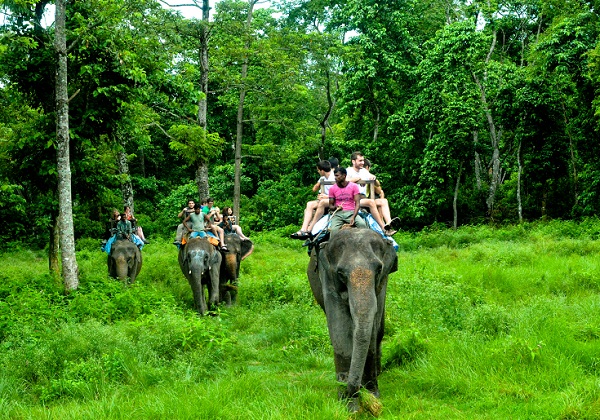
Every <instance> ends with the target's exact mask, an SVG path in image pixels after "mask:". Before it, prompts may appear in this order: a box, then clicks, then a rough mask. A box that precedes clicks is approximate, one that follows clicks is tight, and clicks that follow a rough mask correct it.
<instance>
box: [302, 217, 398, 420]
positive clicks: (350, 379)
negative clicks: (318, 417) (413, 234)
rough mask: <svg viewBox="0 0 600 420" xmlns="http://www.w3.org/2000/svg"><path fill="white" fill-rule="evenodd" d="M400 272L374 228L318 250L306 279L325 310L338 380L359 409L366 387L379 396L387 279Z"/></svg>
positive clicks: (341, 236)
mask: <svg viewBox="0 0 600 420" xmlns="http://www.w3.org/2000/svg"><path fill="white" fill-rule="evenodd" d="M397 270H398V256H397V255H396V251H395V250H394V248H393V246H392V244H391V243H389V242H388V241H386V240H385V239H383V238H382V237H381V235H379V234H378V233H376V232H374V231H372V230H370V229H357V228H351V229H342V230H340V231H338V232H336V233H335V234H333V235H332V237H331V239H330V240H329V242H325V243H323V244H321V245H320V247H319V249H313V251H312V253H311V258H310V263H309V265H308V269H307V275H308V279H309V282H310V286H311V289H312V291H313V294H314V296H315V299H316V300H317V302H318V303H319V305H320V306H321V308H323V310H324V311H325V315H326V317H327V327H328V329H329V337H330V339H331V344H332V345H333V351H334V361H335V370H336V375H337V380H338V381H340V382H347V389H346V392H345V395H343V397H346V398H350V399H351V400H350V404H349V408H350V410H351V411H356V410H357V409H358V398H357V397H358V391H359V389H360V388H361V386H363V387H365V388H366V389H367V390H369V391H370V392H371V393H372V394H373V395H374V396H376V397H379V388H378V384H377V377H378V375H379V373H380V371H381V340H382V338H383V324H384V316H385V294H386V287H387V279H388V274H390V273H393V272H395V271H397Z"/></svg>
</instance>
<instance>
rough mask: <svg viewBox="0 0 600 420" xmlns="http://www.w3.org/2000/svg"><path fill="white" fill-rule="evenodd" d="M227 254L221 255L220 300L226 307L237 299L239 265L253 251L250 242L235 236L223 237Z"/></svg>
mask: <svg viewBox="0 0 600 420" xmlns="http://www.w3.org/2000/svg"><path fill="white" fill-rule="evenodd" d="M225 243H226V244H227V249H228V251H227V252H224V253H223V262H222V263H221V282H220V300H221V302H226V303H227V305H231V304H234V303H235V301H236V299H237V286H238V278H239V276H240V263H241V262H242V260H243V259H245V258H246V257H247V256H248V255H250V254H252V251H254V244H253V243H252V241H251V240H249V239H248V240H246V241H242V240H241V239H240V237H239V236H238V235H237V234H228V235H225Z"/></svg>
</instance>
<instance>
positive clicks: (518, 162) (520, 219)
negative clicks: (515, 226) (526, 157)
mask: <svg viewBox="0 0 600 420" xmlns="http://www.w3.org/2000/svg"><path fill="white" fill-rule="evenodd" d="M522 143H523V140H522V139H519V147H518V149H517V164H518V165H519V170H518V172H517V208H518V211H519V224H523V203H522V202H521V174H522V173H523V165H522V164H521V144H522Z"/></svg>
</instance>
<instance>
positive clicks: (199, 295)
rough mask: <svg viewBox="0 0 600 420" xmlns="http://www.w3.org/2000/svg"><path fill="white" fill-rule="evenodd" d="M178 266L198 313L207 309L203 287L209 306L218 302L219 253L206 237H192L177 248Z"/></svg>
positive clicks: (201, 313)
mask: <svg viewBox="0 0 600 420" xmlns="http://www.w3.org/2000/svg"><path fill="white" fill-rule="evenodd" d="M179 267H181V271H182V272H183V275H184V276H185V277H186V278H187V279H188V282H189V283H190V286H191V288H192V293H193V294H194V303H195V305H196V309H197V311H198V313H199V314H200V315H204V314H205V313H206V311H207V310H208V307H207V305H206V296H205V290H204V288H205V287H207V288H208V301H209V304H210V306H211V307H214V306H216V305H217V304H218V303H219V270H220V268H221V253H220V252H219V251H218V250H217V249H216V248H215V246H214V245H212V244H211V243H210V242H209V241H208V239H207V238H193V239H190V240H188V242H187V243H186V244H185V245H184V246H182V247H181V248H180V249H179Z"/></svg>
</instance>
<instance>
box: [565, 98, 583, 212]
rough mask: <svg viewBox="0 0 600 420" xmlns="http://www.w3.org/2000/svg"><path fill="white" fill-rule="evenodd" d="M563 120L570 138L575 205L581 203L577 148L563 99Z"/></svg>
mask: <svg viewBox="0 0 600 420" xmlns="http://www.w3.org/2000/svg"><path fill="white" fill-rule="evenodd" d="M562 111H563V119H564V122H565V132H566V133H567V137H569V152H570V153H571V167H572V171H573V172H572V173H573V195H574V201H575V204H577V203H578V202H579V194H578V193H577V178H578V177H577V161H576V160H575V146H574V145H573V136H571V130H569V119H568V118H567V108H566V107H565V102H564V98H563V102H562Z"/></svg>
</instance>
